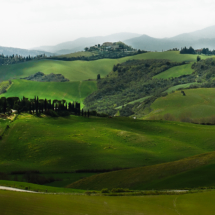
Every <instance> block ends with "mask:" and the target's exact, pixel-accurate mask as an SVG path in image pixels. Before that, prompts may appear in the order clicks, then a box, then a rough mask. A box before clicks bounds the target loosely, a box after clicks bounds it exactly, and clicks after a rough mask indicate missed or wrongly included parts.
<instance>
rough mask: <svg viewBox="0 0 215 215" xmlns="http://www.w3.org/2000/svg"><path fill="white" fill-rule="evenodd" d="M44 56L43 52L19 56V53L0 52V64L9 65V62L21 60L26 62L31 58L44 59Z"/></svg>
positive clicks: (20, 61) (19, 61) (13, 62)
mask: <svg viewBox="0 0 215 215" xmlns="http://www.w3.org/2000/svg"><path fill="white" fill-rule="evenodd" d="M45 58H46V56H45V54H42V55H37V56H35V57H32V56H30V55H29V56H27V57H24V56H21V55H14V54H13V55H11V56H5V55H3V54H0V65H9V64H16V63H22V62H27V61H31V60H41V59H45Z"/></svg>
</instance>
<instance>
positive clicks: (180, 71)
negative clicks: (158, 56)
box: [153, 63, 194, 79]
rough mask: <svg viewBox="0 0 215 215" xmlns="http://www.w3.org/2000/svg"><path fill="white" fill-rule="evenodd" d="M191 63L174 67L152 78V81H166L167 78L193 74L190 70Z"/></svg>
mask: <svg viewBox="0 0 215 215" xmlns="http://www.w3.org/2000/svg"><path fill="white" fill-rule="evenodd" d="M192 64H193V63H189V64H184V65H181V66H175V67H172V68H170V69H168V70H166V71H164V72H162V73H160V74H158V75H155V76H154V77H153V79H155V78H157V79H160V78H162V79H168V78H175V77H180V76H182V75H190V74H192V73H193V71H194V70H193V69H192V68H191V66H192Z"/></svg>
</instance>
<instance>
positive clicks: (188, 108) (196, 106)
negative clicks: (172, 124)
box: [146, 88, 215, 120]
mask: <svg viewBox="0 0 215 215" xmlns="http://www.w3.org/2000/svg"><path fill="white" fill-rule="evenodd" d="M184 92H185V94H186V96H183V95H182V93H181V91H180V90H179V91H176V92H174V93H171V94H169V95H168V96H165V97H160V98H158V99H157V100H156V101H155V102H154V103H153V104H152V105H151V108H152V112H151V113H150V114H149V115H147V116H146V118H148V117H152V116H157V117H160V116H163V115H164V114H167V113H170V114H172V115H173V116H174V117H175V118H176V119H179V118H180V117H184V116H185V117H190V118H192V119H197V120H198V119H200V118H202V117H211V116H213V115H215V89H214V88H198V89H187V90H184Z"/></svg>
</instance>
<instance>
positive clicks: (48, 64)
mask: <svg viewBox="0 0 215 215" xmlns="http://www.w3.org/2000/svg"><path fill="white" fill-rule="evenodd" d="M206 58H208V56H202V59H206ZM129 59H169V60H171V61H177V62H182V61H191V62H195V61H196V55H181V54H179V52H172V51H169V52H149V53H145V54H140V55H135V56H130V57H125V58H120V59H102V60H96V61H71V62H68V61H60V60H59V61H58V60H41V61H30V62H26V63H20V64H14V65H5V66H0V79H1V80H8V79H12V78H23V77H27V76H29V75H32V74H35V73H36V72H39V71H40V72H43V73H44V74H50V73H54V74H62V75H64V76H65V78H68V79H69V80H70V81H82V80H87V79H95V78H96V77H97V74H100V75H101V77H104V76H106V75H107V74H108V73H109V72H111V71H112V68H113V65H116V64H118V63H122V62H125V61H127V60H129Z"/></svg>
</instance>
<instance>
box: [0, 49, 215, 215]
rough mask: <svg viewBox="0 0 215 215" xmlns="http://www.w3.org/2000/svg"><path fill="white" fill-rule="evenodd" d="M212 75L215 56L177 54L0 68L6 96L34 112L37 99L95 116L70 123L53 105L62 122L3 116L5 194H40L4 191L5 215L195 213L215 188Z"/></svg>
mask: <svg viewBox="0 0 215 215" xmlns="http://www.w3.org/2000/svg"><path fill="white" fill-rule="evenodd" d="M213 69H214V56H207V55H201V61H199V62H197V55H192V54H184V55H183V54H180V53H179V52H178V51H168V52H147V53H142V54H138V55H134V56H129V57H124V58H118V59H101V60H95V61H81V60H77V61H64V60H60V58H59V60H48V59H42V60H36V61H34V60H32V61H29V62H24V63H18V64H12V65H7V66H6V65H2V66H0V77H1V80H3V81H2V82H1V85H0V88H2V89H4V91H2V92H3V93H2V94H1V97H4V98H10V97H18V98H17V99H25V100H26V101H29V102H30V103H31V104H32V105H34V102H35V101H34V98H35V96H38V97H39V99H40V101H42V100H43V101H44V100H45V99H47V100H51V101H56V100H58V101H61V100H64V102H67V103H68V104H69V103H70V102H77V103H80V106H81V109H82V108H84V110H85V111H87V110H88V109H89V110H90V111H91V112H90V116H89V117H87V116H84V115H83V116H82V115H81V114H80V116H79V114H77V113H76V114H74V113H70V114H66V115H65V116H63V117H62V116H61V115H60V111H61V110H60V109H59V110H57V109H58V108H59V106H56V107H55V106H54V108H53V111H54V112H56V115H55V117H53V116H50V115H49V114H47V113H48V112H46V111H42V112H40V111H39V113H38V112H36V113H35V112H31V114H30V113H28V112H29V111H23V110H22V111H20V112H18V113H12V114H11V113H10V112H7V113H6V114H1V119H0V136H1V140H0V148H1V150H0V186H6V187H14V188H18V189H23V190H28V191H34V192H36V193H16V192H12V191H0V193H1V194H0V208H1V209H2V208H3V210H4V211H5V213H11V214H15V213H14V211H16V214H17V213H18V214H19V213H20V214H23V213H28V212H29V210H32V208H34V214H53V213H54V212H53V211H54V210H58V212H59V213H66V214H69V211H70V210H71V208H72V210H73V212H75V211H77V214H80V211H81V210H82V209H81V208H82V206H81V205H84V208H85V209H84V210H86V211H87V212H88V214H90V213H91V214H96V213H97V212H96V211H97V207H99V208H100V211H104V212H103V213H104V214H107V213H109V212H110V213H113V214H114V213H115V214H120V213H122V214H123V213H124V212H123V210H122V207H123V208H124V210H125V211H126V212H127V213H128V214H129V213H130V214H135V213H136V214H138V213H140V211H142V212H143V211H145V212H144V213H146V214H154V213H157V210H158V209H159V214H162V213H163V214H177V213H178V212H179V213H182V214H189V213H190V210H191V211H195V210H196V208H195V209H194V205H196V204H197V202H199V201H202V198H204V199H209V198H213V193H214V189H215V183H214V177H215V176H214V171H213V169H214V165H215V154H214V151H215V145H214V131H215V127H214V124H215V119H214V116H215V114H214V112H215V106H214V87H213V86H214V85H213V83H214V75H213ZM38 72H41V73H38ZM52 73H53V74H55V75H52ZM35 74H43V76H44V77H46V79H40V78H37V76H35ZM57 74H61V76H60V75H57ZM98 75H100V77H98ZM26 77H28V78H27V79H30V80H25V79H23V78H26ZM33 77H36V78H33ZM49 77H52V78H53V80H52V79H49ZM58 77H59V80H58ZM31 79H32V80H31ZM56 81H59V82H56ZM61 81H62V82H61ZM119 86H120V88H119ZM145 86H146V87H145ZM149 86H150V87H149ZM141 87H142V88H141ZM139 89H140V90H139ZM129 90H130V91H129ZM132 90H134V93H133V94H129V93H128V94H126V92H131V91H132ZM138 90H139V91H138ZM182 91H183V92H184V94H185V96H183V93H182ZM113 92H114V93H113ZM139 92H140V93H139ZM97 95H98V96H97ZM23 96H24V98H23ZM94 98H95V99H94ZM113 99H115V100H114V102H113ZM2 101H5V100H4V99H3V100H2ZM6 101H7V100H6ZM8 101H9V100H8ZM63 105H64V103H63ZM32 107H34V106H32ZM57 107H58V108H57ZM92 107H94V108H92ZM7 110H8V109H7ZM95 110H96V112H94V114H91V113H93V111H95ZM107 110H112V112H108V111H107ZM128 110H129V111H131V112H129V111H128ZM68 113H69V112H68ZM127 113H130V114H128V115H127V116H126V114H127ZM106 114H107V115H106ZM108 115H109V117H108ZM102 116H103V117H102ZM177 190H178V191H180V190H182V191H184V190H185V192H186V193H183V192H182V193H178V191H177ZM187 192H188V193H187ZM53 193H57V194H56V195H53ZM37 196H38V200H37V202H38V201H39V202H40V204H41V206H40V209H38V210H37V209H36V204H35V198H37ZM116 196H117V197H116ZM77 197H78V198H77ZM22 198H27V199H28V201H29V205H28V206H27V207H26V206H24V205H23V204H22V203H21V201H20V200H21V199H22ZM114 198H115V199H114ZM122 198H123V200H122ZM9 199H13V200H12V201H13V205H12V207H9V205H10V203H9ZM92 201H93V202H94V203H93V204H95V205H96V206H95V207H94V206H92V203H91V204H90V203H89V202H92ZM101 201H105V202H108V205H110V208H109V209H108V208H107V207H106V206H104V204H101ZM126 201H128V202H130V206H126V205H125V202H126ZM186 201H189V202H190V204H189V207H188V206H187V204H186V203H185V202H186ZM53 202H58V204H56V206H53ZM69 202H70V204H71V205H69ZM149 202H150V204H149ZM176 202H177V203H176ZM17 204H19V207H18V208H17V207H16V205H17ZM88 204H90V205H91V208H90V209H89V208H88V207H89V206H87V205H88ZM143 204H145V206H144V210H143ZM160 204H162V206H160ZM42 205H43V206H42ZM50 205H52V206H50ZM155 206H156V209H155V208H154V209H153V207H155ZM134 207H135V208H136V209H135V210H134ZM206 207H210V208H213V206H212V205H208V206H205V205H203V204H201V205H199V207H198V211H205V210H206ZM10 208H11V209H10ZM113 208H115V209H114V211H113ZM119 210H120V211H121V212H119ZM10 211H11V212H10ZM131 211H132V212H131ZM161 211H163V212H161ZM98 214H100V212H99V213H98ZM205 214H207V212H206V213H205ZM208 214H210V213H208Z"/></svg>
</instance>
